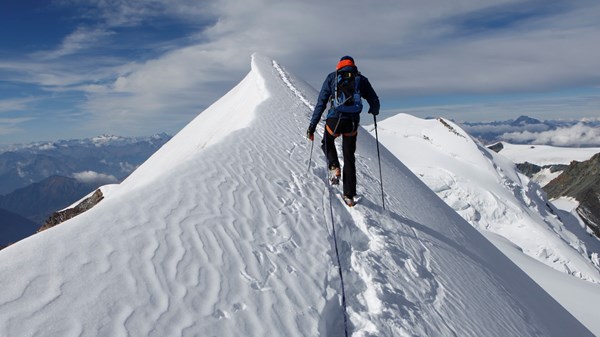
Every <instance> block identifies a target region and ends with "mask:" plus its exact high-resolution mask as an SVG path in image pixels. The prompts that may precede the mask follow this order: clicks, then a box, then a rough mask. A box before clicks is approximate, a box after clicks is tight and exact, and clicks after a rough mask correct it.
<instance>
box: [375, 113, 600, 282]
mask: <svg viewBox="0 0 600 337" xmlns="http://www.w3.org/2000/svg"><path fill="white" fill-rule="evenodd" d="M378 128H379V137H380V140H381V142H382V144H384V145H385V146H386V147H387V148H388V149H390V151H392V152H393V153H394V154H395V155H396V156H397V157H398V158H399V159H400V160H402V162H403V163H405V164H406V165H407V166H408V167H409V168H410V169H411V170H412V171H413V172H414V173H415V174H417V175H418V176H419V177H420V178H421V180H423V181H424V182H425V183H426V184H427V185H428V186H429V187H430V188H431V189H432V190H433V191H435V192H436V193H437V194H438V195H439V196H440V197H441V198H442V199H443V200H444V201H445V202H446V203H447V204H448V205H450V206H451V207H452V208H453V209H454V210H456V211H457V212H458V213H459V214H460V215H461V216H462V217H463V218H464V219H465V220H467V221H468V222H469V223H471V224H472V225H473V226H474V227H476V228H478V229H487V230H489V231H492V232H494V233H497V234H500V235H502V236H504V237H505V238H507V239H509V240H510V241H511V242H513V243H514V244H516V245H517V246H519V247H520V248H521V249H522V250H523V251H524V252H525V253H526V254H527V255H529V256H531V257H534V258H536V259H538V260H539V261H542V262H544V263H546V264H547V265H549V266H552V267H553V268H555V269H557V270H560V271H563V272H566V273H568V274H572V275H574V276H577V277H579V278H582V279H585V280H588V281H591V282H594V283H600V271H599V269H598V266H595V265H594V263H593V261H592V260H591V259H590V257H589V256H590V255H591V254H592V253H593V252H596V253H597V252H600V242H598V243H596V244H595V245H593V246H591V247H587V246H586V244H585V241H586V240H587V237H588V236H589V234H588V233H587V232H586V230H585V229H584V228H582V227H579V228H573V227H569V228H567V227H565V226H564V224H563V223H562V222H561V219H560V217H558V216H556V215H555V213H556V210H555V209H554V208H551V207H550V206H549V205H548V201H547V200H546V199H545V194H544V193H543V191H541V189H540V188H539V186H538V185H537V184H534V183H532V182H531V181H530V180H529V179H528V178H527V177H526V176H524V175H522V174H520V173H519V172H518V171H517V169H516V167H515V165H514V163H513V162H512V161H509V160H507V159H506V158H504V157H503V156H500V155H498V154H496V153H495V152H493V151H491V150H489V149H487V148H485V147H483V146H481V145H479V144H478V143H476V142H475V141H474V140H473V139H472V138H471V137H470V136H469V135H468V134H467V133H466V132H465V131H463V130H462V129H460V128H459V127H458V126H457V125H455V124H453V123H452V122H450V121H446V120H444V119H440V118H438V119H430V120H424V119H420V118H417V117H413V116H411V115H406V114H399V115H396V116H393V117H391V118H388V119H386V120H383V121H381V122H379V123H378ZM415 149H418V150H415Z"/></svg>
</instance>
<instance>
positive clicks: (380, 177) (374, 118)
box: [373, 115, 385, 209]
mask: <svg viewBox="0 0 600 337" xmlns="http://www.w3.org/2000/svg"><path fill="white" fill-rule="evenodd" d="M373 122H375V142H376V143H377V161H378V162H379V183H380V184H381V202H382V204H383V209H385V197H384V195H383V176H382V175H381V156H380V154H379V136H378V135H377V117H375V115H373Z"/></svg>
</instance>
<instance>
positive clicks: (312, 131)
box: [306, 124, 317, 141]
mask: <svg viewBox="0 0 600 337" xmlns="http://www.w3.org/2000/svg"><path fill="white" fill-rule="evenodd" d="M316 129H317V126H316V125H312V124H311V125H309V126H308V130H306V138H308V139H310V140H311V141H313V140H315V130H316Z"/></svg>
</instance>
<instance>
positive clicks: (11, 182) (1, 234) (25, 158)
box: [0, 133, 171, 246]
mask: <svg viewBox="0 0 600 337" xmlns="http://www.w3.org/2000/svg"><path fill="white" fill-rule="evenodd" d="M169 139H171V136H169V135H167V134H164V133H162V134H157V135H154V136H150V137H119V136H99V137H93V138H87V139H78V140H61V141H56V142H36V143H31V144H20V145H11V146H5V147H3V148H0V209H1V210H2V213H0V230H1V231H0V246H4V245H6V244H9V243H11V242H15V241H18V240H19V239H22V238H24V237H27V236H29V235H31V234H33V233H34V232H35V230H36V229H37V228H39V227H40V226H41V224H42V223H43V222H44V221H45V220H46V219H47V218H48V217H49V216H50V215H51V214H52V213H53V212H55V211H58V210H60V209H62V208H65V207H67V206H69V205H71V204H72V203H74V202H75V201H77V200H79V199H81V198H82V197H84V196H85V195H86V194H88V193H90V192H92V191H94V190H95V189H96V188H98V187H99V186H101V185H105V184H108V183H118V182H120V181H122V180H123V179H124V178H125V177H127V176H128V175H129V174H130V173H131V172H133V171H134V170H135V169H136V168H137V167H138V166H139V165H141V164H142V163H143V162H144V161H145V160H146V159H148V157H150V156H151V155H152V154H153V153H154V152H156V150H158V149H159V148H160V147H161V146H162V145H163V144H165V143H166V142H167V141H168V140H169Z"/></svg>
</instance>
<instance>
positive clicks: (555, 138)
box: [502, 123, 600, 147]
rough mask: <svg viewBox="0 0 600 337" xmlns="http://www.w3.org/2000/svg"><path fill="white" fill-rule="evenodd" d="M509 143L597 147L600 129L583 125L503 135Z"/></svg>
mask: <svg viewBox="0 0 600 337" xmlns="http://www.w3.org/2000/svg"><path fill="white" fill-rule="evenodd" d="M502 138H503V139H505V140H507V141H508V142H515V143H530V144H547V145H554V146H571V147H574V146H585V145H596V144H598V139H600V128H598V127H591V126H588V125H585V124H583V123H579V124H576V125H574V126H571V127H565V128H559V129H556V130H548V131H543V132H531V131H524V132H512V133H506V134H504V135H502Z"/></svg>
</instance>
